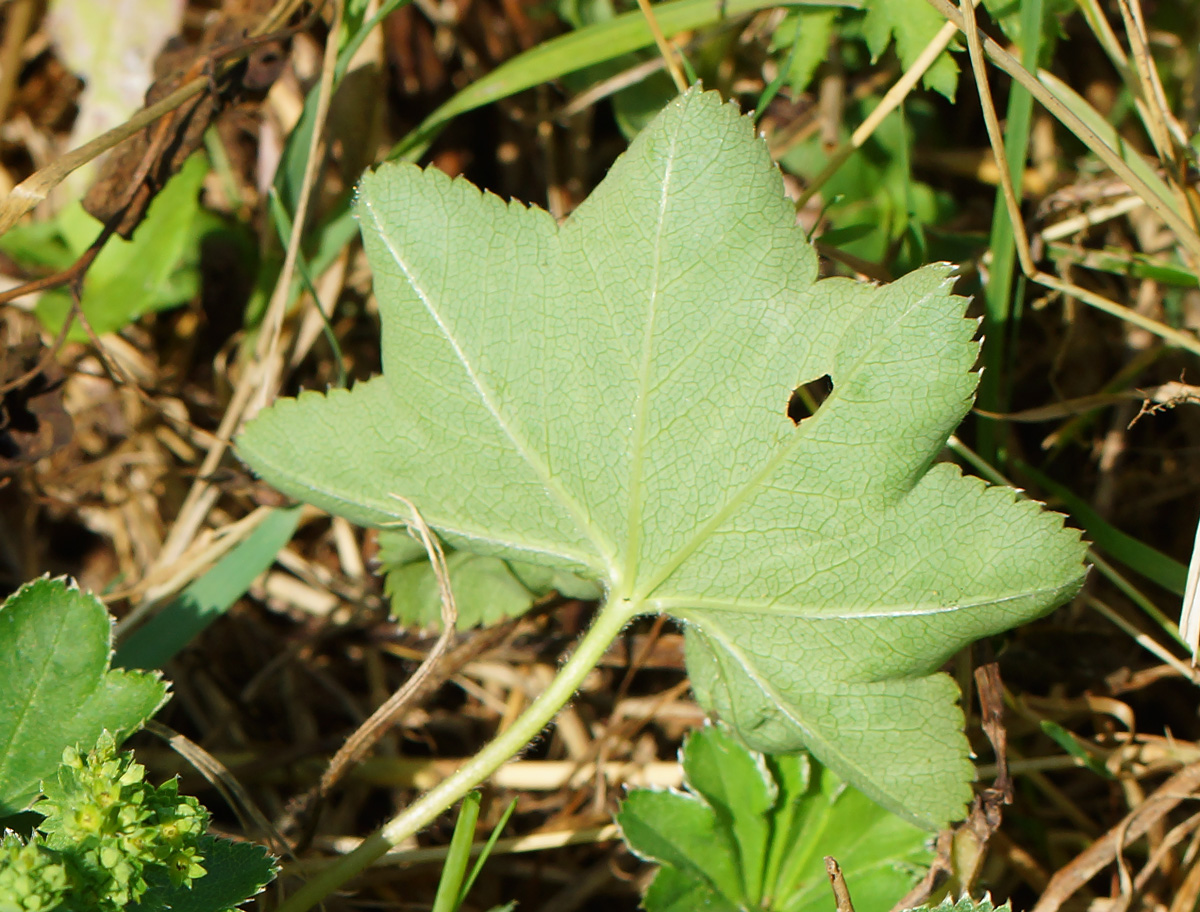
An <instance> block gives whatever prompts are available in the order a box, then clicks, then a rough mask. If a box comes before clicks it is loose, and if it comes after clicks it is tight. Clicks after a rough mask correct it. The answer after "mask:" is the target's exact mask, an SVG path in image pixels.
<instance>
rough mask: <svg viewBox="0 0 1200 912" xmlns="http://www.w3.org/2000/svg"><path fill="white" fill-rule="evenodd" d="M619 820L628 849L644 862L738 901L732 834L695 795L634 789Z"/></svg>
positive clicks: (623, 807)
mask: <svg viewBox="0 0 1200 912" xmlns="http://www.w3.org/2000/svg"><path fill="white" fill-rule="evenodd" d="M617 823H618V824H619V825H620V827H621V832H622V834H624V836H625V841H626V842H627V843H628V844H629V848H630V849H631V850H632V851H633V852H634V853H636V854H637V855H638V856H639V857H641V858H643V859H645V860H646V861H655V862H658V863H659V864H661V865H665V866H667V867H670V868H674V869H675V870H677V871H679V872H680V873H682V874H685V875H686V876H687V877H688V878H689V879H691V880H693V881H697V882H699V883H701V884H703V885H705V886H706V887H707V888H708V889H710V890H712V891H713V892H714V893H717V894H719V895H721V896H723V897H725V898H726V899H729V900H731V901H733V902H735V903H740V901H741V899H742V882H741V877H740V876H739V873H738V867H737V864H738V860H737V857H736V855H735V854H734V853H733V852H731V851H730V848H731V847H732V842H731V839H732V836H731V834H730V833H729V831H728V829H727V828H725V827H723V826H722V824H721V822H720V821H719V820H718V818H717V815H716V814H715V813H714V812H713V810H712V808H711V807H710V806H709V805H708V804H706V803H705V802H704V801H703V800H701V799H700V798H698V797H696V796H695V795H687V794H680V793H677V792H660V791H654V790H651V789H637V790H635V791H633V792H631V793H630V794H629V796H628V797H627V798H626V799H625V800H624V801H623V802H622V803H621V810H620V811H619V812H618V813H617Z"/></svg>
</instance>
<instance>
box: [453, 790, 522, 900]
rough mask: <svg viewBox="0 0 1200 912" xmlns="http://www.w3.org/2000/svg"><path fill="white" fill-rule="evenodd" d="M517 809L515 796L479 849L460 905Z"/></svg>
mask: <svg viewBox="0 0 1200 912" xmlns="http://www.w3.org/2000/svg"><path fill="white" fill-rule="evenodd" d="M516 809H517V799H516V798H514V799H513V800H512V801H510V802H509V803H508V807H507V808H505V809H504V813H503V814H501V815H500V820H499V821H498V822H497V823H496V826H495V828H494V829H493V830H492V835H490V836H489V837H488V838H487V842H485V843H484V844H483V847H482V848H481V849H480V850H479V857H478V858H476V859H475V866H474V867H472V868H471V873H470V874H468V875H467V879H466V882H465V883H464V884H463V885H462V890H461V891H460V892H459V894H458V905H459V907H461V906H462V904H463V903H464V902H466V900H467V894H468V893H470V892H471V887H472V886H474V885H475V878H477V877H478V876H479V873H480V872H481V871H482V870H483V866H484V863H485V862H487V860H488V857H489V856H490V855H491V854H492V849H494V848H495V847H496V841H497V840H498V839H499V838H500V834H501V833H503V832H504V828H505V827H506V826H508V818H509V817H511V816H512V812H513V811H515V810H516Z"/></svg>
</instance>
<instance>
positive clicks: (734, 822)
mask: <svg viewBox="0 0 1200 912" xmlns="http://www.w3.org/2000/svg"><path fill="white" fill-rule="evenodd" d="M683 758H684V766H685V769H686V771H687V774H688V775H687V785H688V788H689V790H690V794H678V793H667V792H651V791H649V790H635V791H633V792H631V793H630V794H629V796H628V798H627V799H626V801H625V802H624V803H623V804H622V806H621V810H620V812H619V813H618V815H617V821H618V823H620V825H621V830H622V833H623V834H624V836H625V840H626V842H627V843H628V844H629V847H630V848H631V849H632V850H633V851H634V852H636V853H637V854H638V855H639V856H641V857H643V858H647V859H650V860H653V861H657V862H658V863H659V864H661V865H663V868H662V870H661V871H660V872H659V873H658V874H657V875H656V876H655V880H654V884H653V886H652V887H651V888H650V889H649V890H648V891H647V892H646V896H645V898H644V905H645V907H646V909H647V910H649V912H666V910H675V909H683V908H686V906H685V905H684V903H686V902H696V901H697V900H698V898H702V899H703V902H705V903H713V904H715V907H722V908H723V907H725V906H728V907H729V908H735V909H749V908H753V909H766V910H772V912H824V910H826V909H827V908H828V906H829V905H830V902H831V900H830V896H829V882H828V877H827V875H826V872H825V865H824V860H823V859H824V857H825V856H826V855H833V856H834V857H836V858H837V859H838V862H839V863H840V864H841V866H842V870H843V872H844V873H845V875H846V878H847V881H848V883H849V884H850V887H851V892H852V893H853V895H854V897H855V900H856V901H857V902H858V903H859V908H863V909H886V908H889V907H890V906H891V905H892V904H893V903H895V901H896V899H897V898H898V897H900V896H902V895H904V893H905V892H906V891H907V890H908V889H909V888H910V887H911V886H912V884H913V883H914V882H915V881H916V879H917V878H918V877H919V876H920V871H921V869H922V867H923V866H924V865H925V864H926V863H927V862H928V860H929V858H930V857H931V852H930V850H929V848H928V847H927V846H926V839H927V837H926V834H925V833H923V832H922V831H921V830H920V829H918V828H917V827H914V826H913V825H912V824H910V823H907V822H905V821H903V820H901V819H900V818H899V817H897V816H896V815H894V814H891V813H889V812H888V811H886V810H884V809H883V808H881V807H879V805H877V804H874V803H873V802H871V801H870V800H869V799H868V798H867V797H866V796H864V795H863V794H862V793H861V792H858V791H856V790H854V789H851V788H848V787H846V785H845V784H844V783H842V782H841V780H839V779H838V778H837V777H836V776H835V775H833V773H831V772H830V771H829V770H826V769H824V768H823V767H821V766H820V765H815V764H810V761H809V760H808V758H807V757H806V756H805V755H803V754H789V755H772V756H768V757H763V756H762V755H760V754H756V753H752V752H750V751H747V750H746V749H745V748H744V747H742V746H740V745H739V744H738V743H737V742H736V741H735V740H734V739H733V738H732V737H731V736H730V734H729V733H728V732H727V731H725V730H724V729H723V728H721V727H708V728H705V729H703V730H701V731H698V732H694V733H693V734H692V735H690V736H689V737H688V739H687V741H686V743H685V745H684V748H683ZM814 766H815V770H814V769H813V767H814ZM648 795H651V796H654V797H653V799H652V800H650V799H648V798H647V797H646V796H648ZM764 796H769V801H768V803H767V806H766V807H765V808H764V807H763V803H762V802H763V800H764ZM731 798H734V799H737V800H733V801H731V800H730V799H731ZM697 803H700V804H701V805H702V806H703V807H706V808H711V809H712V817H711V818H706V817H704V816H703V815H701V814H700V813H699V812H698V811H696V809H695V807H694V805H695V804H697ZM681 815H685V819H680V816H681ZM705 819H711V820H713V821H714V823H715V830H714V831H713V832H712V833H709V832H708V831H707V830H704V831H703V836H704V838H703V839H696V837H695V834H694V833H693V832H692V831H687V832H685V830H686V828H688V827H689V826H693V827H694V826H696V825H697V823H699V822H700V821H702V820H705ZM683 839H687V840H688V843H687V847H686V849H683V848H681V844H682V840H683ZM764 861H766V862H767V863H766V864H765V865H764ZM730 867H733V868H735V869H738V870H740V871H741V872H742V873H743V876H744V877H749V876H751V874H752V873H753V874H754V876H757V877H759V880H758V881H757V882H756V883H754V885H753V888H752V890H750V891H745V890H743V883H744V880H743V881H742V882H739V883H738V884H736V886H735V888H730V887H728V886H723V884H726V883H728V880H727V878H720V879H719V878H717V877H716V876H713V875H712V874H711V872H714V871H724V870H727V869H728V868H730ZM764 873H765V874H766V876H765V877H764V876H763V875H764ZM700 907H701V906H696V908H700ZM703 907H705V908H707V907H708V906H703Z"/></svg>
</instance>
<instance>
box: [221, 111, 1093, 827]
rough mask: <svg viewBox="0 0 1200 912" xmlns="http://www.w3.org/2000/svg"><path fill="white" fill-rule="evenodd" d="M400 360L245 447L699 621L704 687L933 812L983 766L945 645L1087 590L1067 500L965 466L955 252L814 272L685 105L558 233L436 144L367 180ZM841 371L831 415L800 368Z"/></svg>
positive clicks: (346, 492)
mask: <svg viewBox="0 0 1200 912" xmlns="http://www.w3.org/2000/svg"><path fill="white" fill-rule="evenodd" d="M358 212H359V218H360V220H361V223H362V229H363V237H364V243H365V245H366V249H367V253H368V257H369V258H370V261H371V264H372V268H373V270H374V274H375V292H376V295H377V297H378V299H379V305H380V312H381V316H382V321H383V364H384V371H385V372H384V375H383V376H380V377H376V378H374V379H372V380H370V381H368V382H366V383H361V384H359V385H358V386H356V387H355V388H354V389H353V390H351V391H333V392H330V393H329V394H328V395H320V394H317V393H306V394H304V395H302V396H301V397H300V398H299V399H296V400H281V401H280V402H278V403H277V404H276V405H275V406H273V407H272V408H270V409H268V410H266V411H264V412H263V413H262V414H260V416H259V417H258V418H257V419H256V420H255V421H254V422H252V423H251V424H250V425H249V427H248V428H247V429H246V431H245V432H244V433H243V435H242V436H241V438H240V440H239V443H238V446H239V451H240V453H241V455H242V457H243V458H244V459H245V460H246V461H247V462H248V463H249V464H250V465H251V466H252V467H253V468H254V469H255V470H256V471H258V472H259V473H261V474H262V476H263V477H264V478H265V479H266V480H268V481H269V482H271V483H272V484H274V485H275V486H276V487H278V488H280V489H281V490H283V491H285V492H286V493H288V494H291V495H293V496H296V497H299V498H301V499H304V500H307V501H309V502H312V503H316V504H318V505H320V506H322V507H324V508H325V509H328V510H330V511H332V512H335V513H339V514H342V515H344V516H347V517H349V518H351V519H352V520H355V521H357V522H360V523H366V524H375V525H386V524H390V523H396V522H403V521H405V520H407V519H409V518H410V517H409V516H408V515H407V509H406V508H405V507H403V506H402V503H401V501H400V500H398V499H397V497H396V496H393V495H399V496H403V497H405V498H408V499H411V500H412V501H413V502H414V503H415V504H416V506H417V508H418V509H419V510H420V511H421V515H422V516H423V518H424V519H425V521H426V522H428V523H429V525H430V526H431V527H433V528H434V529H436V530H437V531H438V533H439V534H440V535H442V536H443V537H444V538H446V539H447V540H448V541H449V542H450V544H452V545H453V546H454V547H456V548H462V549H467V550H471V551H474V552H476V553H480V554H486V555H492V556H496V557H500V558H503V559H506V560H517V561H524V562H527V563H531V564H536V565H540V566H544V567H548V568H552V569H554V570H558V571H569V572H574V573H579V574H581V575H584V576H587V577H590V578H593V579H597V580H599V581H600V582H601V583H602V584H603V585H604V586H605V588H606V589H607V591H608V598H609V599H610V601H614V600H615V603H617V604H618V605H619V606H620V607H621V609H622V610H624V611H627V612H628V613H630V614H633V613H636V612H659V611H661V612H669V613H670V614H672V615H674V616H675V617H677V618H680V619H682V620H684V621H685V622H687V623H688V627H689V632H688V640H689V644H688V651H689V659H688V665H689V672H690V673H691V675H692V677H693V681H694V683H695V686H696V689H697V692H698V694H699V695H700V696H701V698H702V699H703V701H704V702H705V703H706V704H707V705H709V706H711V707H713V708H715V709H716V710H717V711H719V712H720V713H721V714H722V716H724V717H725V718H726V719H727V720H728V721H730V722H731V723H732V724H733V725H734V727H735V728H736V730H737V731H738V733H739V735H740V736H741V737H742V738H743V739H745V740H746V742H747V743H748V744H749V745H750V746H752V747H754V748H756V749H761V750H794V749H796V748H798V747H800V746H801V745H804V746H807V747H808V748H809V749H810V750H811V751H812V752H813V753H814V754H815V755H816V756H817V757H818V758H819V759H820V760H821V761H822V762H823V763H825V764H826V765H828V766H829V767H831V768H832V769H833V770H834V771H835V772H837V773H838V774H839V775H840V776H842V777H843V778H845V779H847V780H848V781H850V782H851V783H853V784H854V785H856V786H857V787H858V788H860V789H862V790H863V791H864V792H866V793H867V794H868V795H870V796H871V797H872V798H874V799H875V800H877V801H880V802H882V803H883V804H884V805H885V806H887V807H889V808H892V809H894V810H896V811H898V812H900V813H903V814H905V815H906V816H907V817H908V818H909V819H911V820H913V821H916V822H919V823H921V824H922V825H923V826H927V827H936V826H938V825H940V824H943V823H945V822H947V821H949V820H950V819H952V818H954V817H956V816H958V815H960V814H961V812H962V810H963V807H964V805H965V803H966V801H967V800H968V799H969V797H970V784H969V783H970V779H971V773H972V768H971V765H970V763H969V761H968V759H967V744H966V740H965V738H964V737H963V735H962V732H961V727H962V716H961V712H960V710H959V709H958V708H957V707H956V706H955V698H956V696H957V691H956V689H955V685H954V684H953V682H952V681H951V680H950V678H948V677H947V676H945V675H943V674H937V673H936V672H937V669H938V668H939V666H940V665H941V664H942V663H943V662H944V661H945V660H946V659H947V658H948V657H949V656H951V655H952V654H953V653H954V652H955V651H956V650H958V649H960V648H961V647H962V646H963V645H965V644H967V643H969V642H971V641H972V640H974V639H977V638H978V637H981V636H985V635H988V634H991V633H995V632H997V631H1000V630H1003V629H1006V628H1008V627H1011V626H1013V625H1015V624H1018V623H1021V622H1023V621H1026V620H1029V619H1031V618H1034V617H1037V616H1039V615H1041V614H1044V613H1045V612H1047V611H1048V610H1050V609H1051V608H1052V607H1054V606H1055V605H1057V604H1059V603H1060V602H1061V601H1062V600H1064V599H1065V598H1067V597H1068V596H1069V595H1070V594H1071V593H1073V592H1074V591H1075V590H1076V589H1077V588H1078V586H1079V584H1080V581H1081V579H1082V575H1083V568H1082V565H1081V559H1082V556H1083V546H1082V545H1081V543H1080V541H1079V536H1078V534H1077V533H1075V532H1073V531H1069V530H1064V529H1063V528H1062V524H1061V517H1058V516H1054V515H1051V514H1046V513H1043V512H1041V510H1040V508H1039V506H1038V505H1036V504H1033V503H1028V502H1020V501H1018V500H1017V498H1016V496H1015V494H1014V493H1013V492H1012V491H1009V490H1006V489H996V488H988V487H987V486H985V485H984V484H983V483H982V482H980V481H978V480H975V479H970V478H964V477H962V476H961V474H960V473H959V472H958V470H957V469H956V468H954V467H952V466H949V465H938V466H934V467H933V468H932V469H931V468H930V465H931V463H932V462H933V460H934V459H935V458H936V456H937V455H938V453H939V452H940V450H941V448H942V447H943V445H944V444H945V442H946V439H947V438H948V436H949V434H950V433H951V432H952V430H953V429H954V427H955V426H956V425H957V424H958V422H959V421H960V420H961V418H962V417H963V415H964V414H965V412H966V411H967V409H968V408H969V406H970V404H971V401H972V395H973V392H974V388H975V384H976V379H977V378H976V375H975V374H973V373H972V371H971V368H972V365H973V364H974V361H975V357H976V353H977V345H976V343H975V342H974V341H973V339H972V337H973V334H974V331H975V323H974V321H971V320H967V319H964V317H963V308H964V301H963V300H962V299H961V298H956V297H955V296H953V295H952V294H951V293H950V284H951V279H950V277H949V274H948V270H947V268H946V267H944V266H933V267H927V268H924V269H921V270H918V271H917V272H914V273H912V274H910V275H908V276H906V277H904V278H903V279H901V280H899V281H897V282H895V283H893V284H892V285H889V286H887V287H882V288H877V287H871V286H867V285H864V284H860V283H856V282H853V281H850V280H848V279H842V278H833V279H825V280H822V281H819V282H818V281H817V260H816V254H815V253H814V252H813V250H812V248H811V247H810V246H809V244H808V243H807V241H806V239H805V236H804V233H803V231H801V230H800V229H798V228H797V227H796V226H795V213H794V211H793V208H792V205H791V203H790V202H789V201H788V200H787V199H786V198H785V196H784V194H783V187H782V181H781V179H780V176H779V173H778V171H777V169H776V168H775V166H774V164H773V163H772V162H771V160H770V157H769V156H768V154H767V152H766V149H765V146H764V144H763V143H762V141H761V140H760V139H758V138H756V137H755V136H754V130H753V126H752V125H751V123H750V122H749V121H748V120H747V119H746V118H743V117H741V116H740V115H739V113H738V111H737V110H736V108H734V107H733V106H730V105H725V104H722V103H721V101H720V99H719V97H718V96H717V95H716V94H715V93H702V92H700V91H698V90H693V91H689V92H688V93H686V94H685V95H683V96H681V97H680V98H678V99H677V100H676V101H674V102H672V103H671V104H670V105H668V106H667V108H666V109H664V111H663V112H662V113H661V114H660V115H659V117H658V118H656V120H655V121H654V122H653V123H652V124H650V125H649V126H648V127H647V128H646V129H645V130H644V131H643V132H642V133H641V134H640V135H639V136H638V138H637V139H636V140H635V141H634V143H633V144H632V145H631V146H630V148H629V151H628V152H627V153H626V154H625V155H624V156H622V158H621V159H619V160H618V162H617V163H616V164H615V165H614V166H613V169H612V170H611V172H610V173H609V175H608V177H607V178H606V179H605V180H604V182H603V183H602V184H601V185H600V186H599V187H598V188H597V189H596V191H595V192H594V193H593V194H592V196H591V197H590V198H589V199H588V200H587V201H586V202H585V203H584V204H583V205H582V206H580V207H579V209H578V210H577V211H576V212H575V213H574V214H573V215H572V216H571V217H570V218H569V219H567V220H566V221H565V222H564V223H563V224H562V225H558V224H556V223H555V222H554V220H553V219H552V218H551V217H550V216H549V215H548V214H546V213H545V212H542V211H540V210H536V209H527V208H525V207H522V206H520V205H516V204H507V203H504V202H503V201H501V200H499V199H498V198H496V197H495V196H492V195H489V194H481V193H480V192H479V191H478V190H476V189H475V188H474V187H472V186H471V185H470V184H468V183H467V182H466V181H463V180H452V179H450V178H449V177H447V176H445V175H444V174H441V173H440V172H437V171H435V170H426V171H422V170H420V169H417V168H415V167H413V166H410V165H385V166H383V167H381V168H380V169H379V170H378V171H377V172H376V173H374V174H371V175H368V176H367V177H366V178H364V180H363V183H362V188H361V191H360V197H359V202H358ZM823 376H828V377H830V378H831V380H832V392H831V393H830V395H829V397H828V398H827V399H826V401H825V402H824V403H823V404H822V405H821V406H820V408H819V409H818V411H817V412H816V414H815V415H813V416H812V417H810V418H808V419H807V420H804V421H803V422H801V423H800V424H799V425H796V424H795V423H794V422H793V421H792V420H791V419H790V418H789V417H788V407H789V402H790V399H791V396H792V392H793V390H795V389H796V388H797V387H799V386H801V385H802V384H804V383H806V382H808V381H811V380H815V379H818V378H821V377H823Z"/></svg>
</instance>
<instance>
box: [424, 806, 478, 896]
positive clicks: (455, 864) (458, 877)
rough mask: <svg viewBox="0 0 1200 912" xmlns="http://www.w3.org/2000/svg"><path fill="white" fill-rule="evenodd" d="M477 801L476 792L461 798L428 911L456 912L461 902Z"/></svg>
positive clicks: (473, 834) (469, 858)
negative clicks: (444, 861)
mask: <svg viewBox="0 0 1200 912" xmlns="http://www.w3.org/2000/svg"><path fill="white" fill-rule="evenodd" d="M479 801H480V798H479V792H468V793H467V794H466V795H465V796H464V797H463V801H462V807H460V808H459V811H458V820H456V821H455V823H454V835H453V836H451V837H450V850H449V851H448V852H447V853H446V863H445V864H443V865H442V876H441V879H440V880H439V881H438V888H437V895H436V896H435V897H434V899H433V908H432V909H431V910H430V912H457V909H458V907H459V905H460V904H461V903H462V896H463V890H462V885H463V875H464V874H466V871H467V862H468V861H470V860H471V843H472V842H473V841H474V839H475V824H476V823H477V822H478V821H479Z"/></svg>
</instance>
